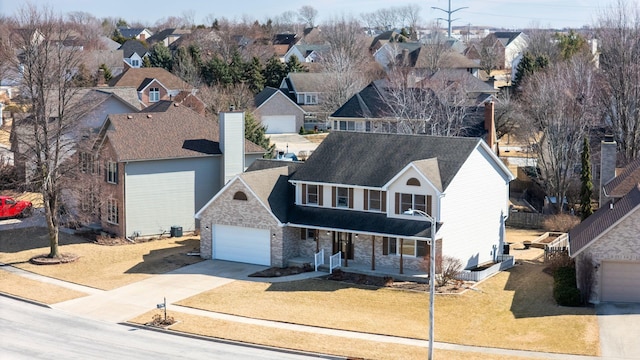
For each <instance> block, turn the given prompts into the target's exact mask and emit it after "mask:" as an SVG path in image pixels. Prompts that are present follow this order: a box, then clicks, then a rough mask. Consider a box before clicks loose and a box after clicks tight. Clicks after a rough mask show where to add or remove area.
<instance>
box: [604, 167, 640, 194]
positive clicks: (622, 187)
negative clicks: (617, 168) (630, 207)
mask: <svg viewBox="0 0 640 360" xmlns="http://www.w3.org/2000/svg"><path fill="white" fill-rule="evenodd" d="M638 183H640V158H638V159H636V160H633V161H632V162H630V163H629V164H627V166H625V168H624V170H623V171H622V173H621V174H620V175H618V176H616V177H615V178H613V179H612V180H611V181H609V182H608V183H607V184H606V185H605V186H604V191H605V193H606V194H607V196H608V197H613V198H619V197H622V196H624V195H626V194H627V193H628V192H629V191H631V189H633V188H634V187H636V186H637V185H638Z"/></svg>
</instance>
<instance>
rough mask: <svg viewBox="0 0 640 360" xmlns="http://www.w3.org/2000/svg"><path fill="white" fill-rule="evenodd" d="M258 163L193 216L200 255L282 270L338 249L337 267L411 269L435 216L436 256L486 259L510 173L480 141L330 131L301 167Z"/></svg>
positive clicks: (499, 244) (498, 238) (468, 264)
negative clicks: (197, 222)
mask: <svg viewBox="0 0 640 360" xmlns="http://www.w3.org/2000/svg"><path fill="white" fill-rule="evenodd" d="M265 162H266V161H264V160H261V161H258V162H256V163H254V166H252V167H250V168H249V170H254V169H256V171H247V172H245V173H243V174H240V175H238V176H237V177H235V178H234V179H233V180H232V181H230V182H229V183H228V184H226V185H225V187H224V188H223V189H222V190H221V191H220V192H218V193H217V194H216V195H215V196H214V197H213V198H212V199H211V200H210V201H209V202H208V203H207V204H206V205H205V206H204V207H203V208H202V209H200V211H198V213H197V214H196V218H197V219H199V220H200V228H201V242H200V254H201V256H202V257H204V258H213V259H221V260H230V261H238V262H246V263H254V264H261V265H267V266H279V267H283V266H287V264H288V261H289V260H290V259H293V258H300V257H301V258H305V259H308V262H310V263H312V262H313V260H312V259H313V258H314V254H316V253H318V252H320V251H324V261H325V262H326V263H328V259H329V256H330V255H331V254H335V253H337V252H342V254H343V259H345V261H344V263H343V264H342V266H348V265H349V264H359V265H366V266H370V267H371V268H372V269H375V267H376V266H381V267H386V268H395V269H399V271H400V272H402V271H403V270H402V269H413V270H419V269H420V268H421V263H422V261H423V258H424V256H426V255H427V254H429V251H428V249H429V245H428V244H427V241H428V240H430V239H429V237H430V230H431V229H430V226H429V222H427V221H425V218H424V217H419V216H411V215H406V214H405V211H407V210H408V209H410V208H411V209H417V210H422V211H425V212H427V213H429V214H431V216H433V217H434V218H435V220H436V221H437V223H438V228H437V234H436V239H437V246H436V249H437V253H438V257H440V256H441V255H443V256H453V257H455V258H458V259H460V260H461V261H462V264H463V266H464V268H467V269H468V268H473V267H475V266H477V265H479V264H484V263H487V262H491V261H495V260H497V258H498V255H500V254H501V252H502V249H503V243H504V221H505V219H506V217H507V216H508V208H507V201H508V187H509V182H510V181H511V180H512V179H513V176H512V175H511V173H510V172H509V170H508V169H507V168H506V167H505V166H504V164H503V163H502V162H501V161H500V160H499V159H498V158H497V157H496V156H495V155H494V154H493V152H492V151H491V149H489V148H488V147H487V145H486V143H485V142H484V141H482V140H480V139H473V138H456V137H432V136H423V135H396V134H371V133H331V134H329V136H328V137H327V138H326V139H325V140H324V141H323V142H322V143H321V144H320V146H319V147H318V148H317V149H316V151H314V153H313V154H312V155H311V156H310V157H309V159H308V160H307V161H306V162H304V163H287V162H278V161H269V162H268V164H264V163H265Z"/></svg>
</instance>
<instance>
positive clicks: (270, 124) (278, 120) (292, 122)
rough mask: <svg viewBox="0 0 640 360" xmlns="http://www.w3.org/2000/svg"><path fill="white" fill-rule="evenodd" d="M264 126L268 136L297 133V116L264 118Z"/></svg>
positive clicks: (262, 119)
mask: <svg viewBox="0 0 640 360" xmlns="http://www.w3.org/2000/svg"><path fill="white" fill-rule="evenodd" d="M260 121H261V122H262V125H263V126H266V127H267V134H287V133H297V132H298V130H299V129H296V116H295V115H277V116H262V117H261V118H260Z"/></svg>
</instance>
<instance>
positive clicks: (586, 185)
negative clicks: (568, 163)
mask: <svg viewBox="0 0 640 360" xmlns="http://www.w3.org/2000/svg"><path fill="white" fill-rule="evenodd" d="M590 152H591V151H590V150H589V139H588V138H587V137H585V138H584V142H583V143H582V172H581V173H580V180H581V181H582V187H581V188H580V214H581V215H580V216H581V217H582V220H584V219H586V218H588V217H589V215H591V214H593V209H592V208H591V196H592V195H593V179H592V176H591V155H590Z"/></svg>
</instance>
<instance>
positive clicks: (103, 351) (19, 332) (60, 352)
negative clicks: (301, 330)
mask: <svg viewBox="0 0 640 360" xmlns="http://www.w3.org/2000/svg"><path fill="white" fill-rule="evenodd" d="M0 349H1V350H0V358H1V359H3V360H14V359H16V360H21V359H47V360H51V359H141V360H145V359H149V360H151V359H153V360H158V359H240V360H242V359H247V360H248V359H257V360H259V359H273V360H276V359H318V357H313V356H303V355H297V354H289V353H284V352H279V351H273V350H268V349H259V348H253V347H248V346H241V345H232V344H225V343H220V342H215V341H208V340H201V339H194V338H189V337H183V336H175V335H169V334H165V333H161V332H155V331H149V330H143V329H138V328H135V327H130V326H124V325H117V324H111V323H105V322H99V321H94V320H89V319H85V318H80V317H77V316H74V315H71V314H68V313H65V312H61V311H58V310H54V309H49V308H45V307H40V306H35V305H33V304H29V303H25V302H21V301H17V300H14V299H10V298H7V297H4V296H0Z"/></svg>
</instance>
